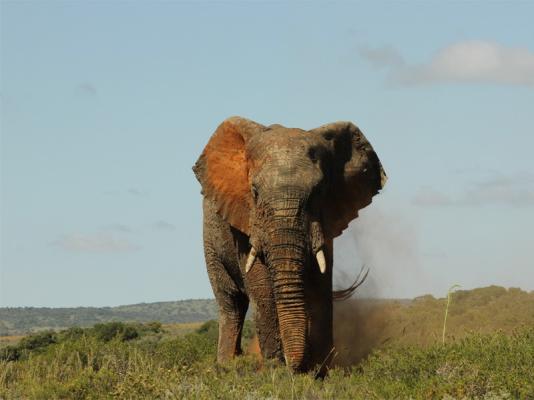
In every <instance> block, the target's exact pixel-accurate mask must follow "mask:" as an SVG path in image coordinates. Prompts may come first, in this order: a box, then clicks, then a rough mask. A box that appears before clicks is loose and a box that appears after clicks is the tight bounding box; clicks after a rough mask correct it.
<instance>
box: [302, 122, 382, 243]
mask: <svg viewBox="0 0 534 400" xmlns="http://www.w3.org/2000/svg"><path fill="white" fill-rule="evenodd" d="M310 132H311V133H312V134H316V135H320V136H322V137H323V138H324V139H326V140H327V142H328V143H329V145H330V148H331V151H332V153H333V155H334V157H333V165H332V172H331V182H330V187H329V190H328V193H327V196H326V200H325V204H324V206H323V209H322V220H323V229H324V232H325V235H326V236H328V237H330V238H334V237H337V236H339V235H341V233H342V232H343V230H345V229H346V228H347V227H348V225H349V223H350V221H352V220H353V219H355V218H356V217H357V216H358V211H359V210H361V209H362V208H364V207H366V206H367V205H369V204H370V203H371V201H372V198H373V196H375V195H376V194H377V193H378V192H379V191H380V190H381V189H382V188H383V187H384V185H385V183H386V180H387V177H386V173H385V172H384V169H383V168H382V164H381V163H380V160H379V159H378V156H377V155H376V153H375V151H374V150H373V147H372V146H371V144H370V143H369V141H368V140H367V139H366V138H365V136H364V135H363V133H362V132H361V131H360V129H359V128H358V127H357V126H356V125H354V124H353V123H352V122H335V123H332V124H327V125H323V126H321V127H319V128H316V129H313V130H311V131H310Z"/></svg>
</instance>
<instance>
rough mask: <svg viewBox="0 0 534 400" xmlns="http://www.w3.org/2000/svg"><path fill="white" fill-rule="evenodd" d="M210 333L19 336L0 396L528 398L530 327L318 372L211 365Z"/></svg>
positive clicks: (129, 328)
mask: <svg viewBox="0 0 534 400" xmlns="http://www.w3.org/2000/svg"><path fill="white" fill-rule="evenodd" d="M160 329H161V327H160ZM133 330H135V332H136V334H132V332H133ZM110 331H113V332H114V334H109V332H110ZM102 332H105V333H106V334H105V335H103V334H102ZM125 332H129V333H128V334H127V335H125V334H124V333H125ZM215 332H216V324H213V323H209V324H206V325H205V326H203V327H201V328H200V329H198V330H197V332H195V333H189V334H186V335H182V336H177V337H172V336H169V335H168V334H166V333H165V332H161V330H158V329H156V328H155V326H146V325H139V324H137V325H129V324H125V325H124V326H122V327H121V326H117V325H115V326H114V327H113V326H112V327H104V326H100V327H96V328H91V329H83V330H70V332H69V331H66V332H60V333H51V334H50V335H43V334H41V336H34V337H31V338H27V339H25V340H24V341H20V342H19V343H18V344H17V345H16V346H10V348H15V347H16V348H18V349H19V357H18V359H17V360H16V361H7V359H4V360H3V361H0V398H2V399H4V398H5V399H19V398H20V399H27V398H29V399H56V398H57V399H107V398H124V399H155V398H161V399H384V398H387V399H389V398H415V399H419V398H422V399H427V398H444V397H445V398H446V397H447V396H450V397H452V398H525V399H526V398H531V399H534V372H533V371H534V328H523V329H520V330H518V331H515V332H513V333H512V334H509V333H504V332H495V333H491V334H481V333H473V334H469V335H466V336H465V337H464V338H463V339H454V338H451V339H449V340H448V341H447V343H446V344H445V345H442V344H441V343H439V340H438V343H436V344H432V345H428V346H425V347H420V346H418V345H403V344H398V343H393V344H389V345H387V344H386V345H383V346H382V347H379V348H377V349H375V350H374V351H373V352H372V353H371V354H370V355H369V356H368V357H367V358H366V359H364V360H363V361H361V362H360V363H358V364H356V365H354V366H352V367H350V368H333V369H332V370H331V371H330V373H329V376H328V377H327V378H326V379H324V380H315V379H314V377H313V373H310V374H305V375H293V374H291V373H290V372H289V371H288V370H287V369H286V368H285V367H284V366H281V365H278V364H276V363H272V362H262V361H261V360H258V359H257V358H256V357H255V356H252V355H248V356H244V357H239V358H237V359H236V360H234V361H233V362H231V363H229V364H227V365H223V366H220V365H217V364H216V363H215V362H214V358H215V354H216V334H215ZM354 340H355V342H354V346H357V345H358V342H357V339H354ZM4 350H5V349H4ZM0 354H1V353H0Z"/></svg>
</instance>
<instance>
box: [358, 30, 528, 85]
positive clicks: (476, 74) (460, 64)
mask: <svg viewBox="0 0 534 400" xmlns="http://www.w3.org/2000/svg"><path fill="white" fill-rule="evenodd" d="M360 55H361V56H362V57H364V58H365V59H366V60H367V61H369V62H370V63H371V64H372V65H374V66H375V67H388V68H389V75H388V80H389V81H391V82H393V83H397V84H402V85H420V84H431V83H447V82H454V83H492V84H508V85H527V86H534V52H533V51H531V50H529V49H527V48H521V47H507V46H503V45H502V44H499V43H495V42H489V41H483V40H469V41H463V42H458V43H454V44H452V45H450V46H447V47H445V48H443V49H441V50H439V51H438V52H437V53H436V54H435V55H434V56H433V57H432V58H431V60H430V61H429V62H428V63H423V64H408V63H406V62H405V61H404V59H403V57H402V56H401V55H400V53H398V52H397V51H396V50H395V49H393V48H387V47H386V48H379V49H374V50H373V49H365V50H364V51H360Z"/></svg>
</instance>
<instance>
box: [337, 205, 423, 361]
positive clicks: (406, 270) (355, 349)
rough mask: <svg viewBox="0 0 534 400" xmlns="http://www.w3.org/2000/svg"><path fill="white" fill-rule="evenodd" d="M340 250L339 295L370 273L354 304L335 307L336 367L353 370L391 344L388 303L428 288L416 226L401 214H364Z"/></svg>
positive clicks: (343, 238)
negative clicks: (362, 270)
mask: <svg viewBox="0 0 534 400" xmlns="http://www.w3.org/2000/svg"><path fill="white" fill-rule="evenodd" d="M334 247H335V250H334V252H335V254H334V271H335V272H334V288H335V289H344V288H345V287H347V286H348V285H349V284H350V283H352V282H353V281H354V279H355V277H356V275H357V274H358V271H359V270H360V268H361V267H362V266H365V267H366V268H368V269H369V270H370V272H369V275H368V277H367V279H366V281H365V282H364V283H363V284H362V285H361V286H360V287H359V288H358V289H357V290H356V292H355V294H354V295H353V296H352V298H350V299H348V300H345V301H337V302H335V303H334V345H335V348H336V357H335V358H334V359H333V362H332V364H333V365H337V366H348V365H353V364H355V363H358V362H359V361H360V360H362V359H363V358H365V357H366V356H367V355H368V354H369V353H370V352H371V351H372V350H373V349H374V348H376V347H378V346H380V345H382V344H384V343H385V342H387V341H388V340H389V339H390V338H389V337H388V333H387V331H388V329H387V328H388V324H389V321H391V318H392V316H393V312H392V310H393V308H392V307H391V303H388V302H386V301H384V299H391V298H412V297H413V296H414V293H415V292H417V291H418V290H421V287H425V286H426V283H427V282H426V279H425V276H424V274H423V273H422V270H421V268H420V263H419V259H418V254H419V248H418V235H417V229H416V225H415V223H414V222H413V221H411V220H410V219H408V218H406V217H403V216H402V214H401V213H399V212H396V213H385V212H383V211H381V210H380V209H377V208H376V207H373V208H371V209H368V210H362V211H361V214H360V217H359V218H358V219H357V220H355V221H354V222H353V223H352V224H351V226H350V227H349V229H348V230H347V231H346V232H345V233H344V234H343V235H342V236H341V237H340V238H338V239H337V240H336V242H335V244H334Z"/></svg>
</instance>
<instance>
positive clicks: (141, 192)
mask: <svg viewBox="0 0 534 400" xmlns="http://www.w3.org/2000/svg"><path fill="white" fill-rule="evenodd" d="M128 194H131V195H132V196H138V197H145V196H147V192H145V191H144V190H140V189H138V188H135V187H131V188H128Z"/></svg>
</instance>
